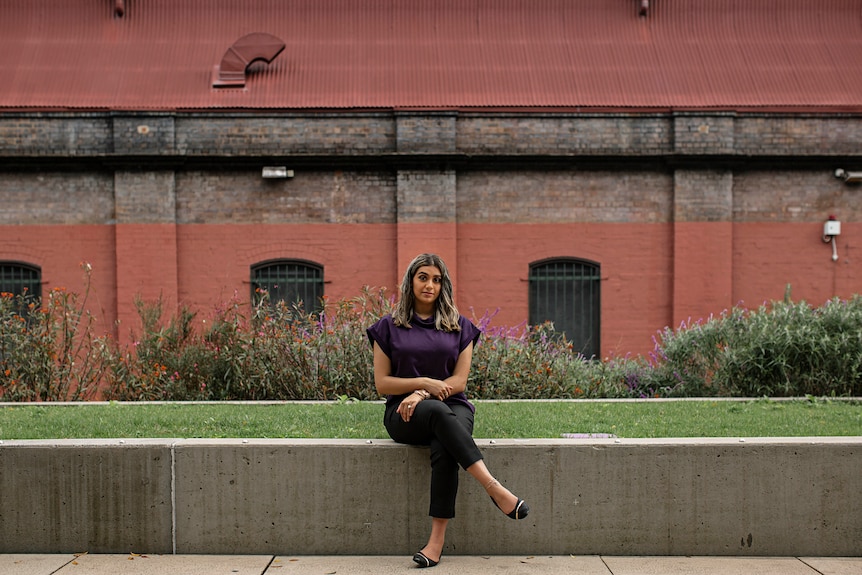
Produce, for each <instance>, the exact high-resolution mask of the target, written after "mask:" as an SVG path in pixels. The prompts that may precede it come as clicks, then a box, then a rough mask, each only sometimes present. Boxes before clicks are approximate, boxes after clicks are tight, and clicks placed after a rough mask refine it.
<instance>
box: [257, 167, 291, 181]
mask: <svg viewBox="0 0 862 575" xmlns="http://www.w3.org/2000/svg"><path fill="white" fill-rule="evenodd" d="M261 177H263V179H265V180H277V179H284V178H292V177H293V170H288V169H287V167H285V166H264V167H263V171H262V172H261Z"/></svg>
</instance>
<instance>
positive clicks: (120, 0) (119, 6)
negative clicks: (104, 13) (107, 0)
mask: <svg viewBox="0 0 862 575" xmlns="http://www.w3.org/2000/svg"><path fill="white" fill-rule="evenodd" d="M125 15H126V2H125V0H114V16H116V17H117V18H122V17H123V16H125Z"/></svg>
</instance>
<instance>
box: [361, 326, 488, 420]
mask: <svg viewBox="0 0 862 575" xmlns="http://www.w3.org/2000/svg"><path fill="white" fill-rule="evenodd" d="M458 322H459V325H460V326H461V331H460V332H458V331H452V332H447V331H440V330H438V329H436V328H435V327H434V317H433V316H432V317H431V318H429V319H427V320H423V319H421V318H419V317H418V316H416V315H414V316H413V321H411V322H410V325H412V326H413V327H412V328H411V329H407V328H406V327H397V326H396V325H395V324H394V323H393V321H392V316H390V315H387V316H385V317H383V318H381V319H380V320H379V321H378V322H377V323H375V324H374V325H372V326H371V327H369V328H368V329H367V330H366V332H367V333H368V339H369V341H370V342H371V345H372V346H373V345H374V344H375V343H377V345H379V346H380V349H381V350H383V353H385V354H386V357H388V358H389V361H390V362H392V374H391V375H393V376H394V377H432V378H434V379H440V380H445V379H446V378H447V377H449V376H451V375H452V370H454V369H455V364H456V363H457V361H458V356H459V355H461V352H462V351H463V350H464V348H466V347H467V346H468V345H470V344H471V343H472V344H473V345H474V346H475V345H476V342H478V341H479V336H480V335H481V332H480V331H479V328H477V327H476V326H475V325H473V323H472V322H471V321H470V320H468V319H467V318H465V317H464V316H461V318H460V319H459V320H458ZM405 395H406V394H405ZM403 397H404V395H388V396H387V397H386V404H387V405H389V404H392V403H398V402H400V401H401V398H403ZM445 402H446V403H461V404H463V405H466V406H468V407H469V408H470V409H471V410H472V411H474V412H475V411H476V408H475V407H474V406H473V404H472V403H470V402H469V401H467V396H466V395H465V394H464V393H463V392H461V393H456V394H454V395H452V396H450V397H448V398H446V401H445Z"/></svg>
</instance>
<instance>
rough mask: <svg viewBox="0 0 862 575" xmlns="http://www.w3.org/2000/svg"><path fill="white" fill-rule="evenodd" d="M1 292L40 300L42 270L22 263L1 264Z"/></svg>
mask: <svg viewBox="0 0 862 575" xmlns="http://www.w3.org/2000/svg"><path fill="white" fill-rule="evenodd" d="M0 292H4V293H11V294H14V295H15V296H25V297H27V298H34V299H40V298H41V297H42V270H41V269H40V268H39V267H38V266H34V265H30V264H25V263H21V262H0Z"/></svg>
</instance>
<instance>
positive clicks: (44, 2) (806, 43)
mask: <svg viewBox="0 0 862 575" xmlns="http://www.w3.org/2000/svg"><path fill="white" fill-rule="evenodd" d="M115 1H116V0H3V3H2V6H0V78H2V84H0V109H6V110H10V109H119V110H182V109H238V108H239V109H242V108H248V109H321V108H358V109H381V108H382V109H393V108H441V109H442V108H460V109H464V108H478V107H495V108H555V109H576V108H592V107H601V108H648V109H649V108H662V109H664V108H683V109H686V108H692V109H715V108H718V109H722V108H727V109H747V108H769V109H778V108H791V109H800V108H802V109H824V108H825V109H830V110H836V111H837V110H849V111H862V0H650V8H649V13H648V15H647V16H646V17H641V16H639V14H638V11H639V7H640V0H123V4H124V5H125V14H124V16H122V17H117V16H116V15H115V14H114V6H115ZM251 32H263V33H267V34H271V35H274V36H276V37H278V38H280V39H281V40H283V41H284V43H285V44H286V47H285V49H284V51H283V52H282V53H281V54H280V55H279V56H278V57H277V58H275V60H274V61H273V62H272V63H271V64H269V65H263V64H253V65H252V69H253V72H252V73H250V74H249V76H248V79H247V83H246V86H245V88H240V89H234V88H232V89H223V88H222V89H218V88H213V87H212V74H213V68H214V67H216V66H218V64H219V62H220V61H221V59H222V57H223V56H224V54H225V51H226V50H227V49H228V47H229V46H231V45H232V44H233V43H234V42H235V41H236V40H238V39H239V38H240V37H242V36H244V35H246V34H248V33H251Z"/></svg>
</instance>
